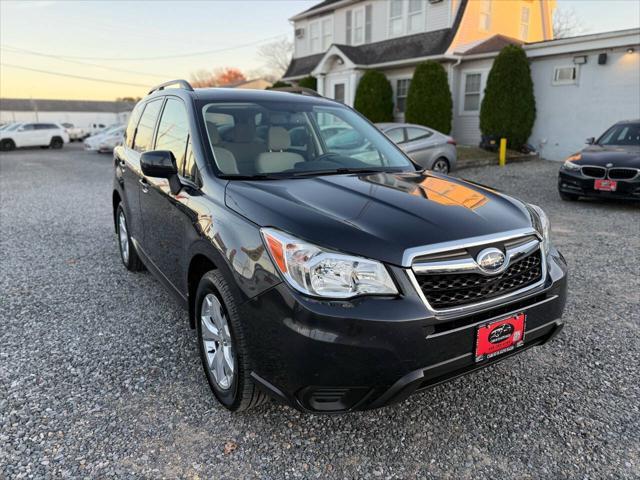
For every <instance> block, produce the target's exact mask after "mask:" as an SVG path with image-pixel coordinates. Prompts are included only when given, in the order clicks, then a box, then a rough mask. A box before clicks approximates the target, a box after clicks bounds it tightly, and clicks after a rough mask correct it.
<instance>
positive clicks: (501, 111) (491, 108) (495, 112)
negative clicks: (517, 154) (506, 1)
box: [480, 45, 536, 149]
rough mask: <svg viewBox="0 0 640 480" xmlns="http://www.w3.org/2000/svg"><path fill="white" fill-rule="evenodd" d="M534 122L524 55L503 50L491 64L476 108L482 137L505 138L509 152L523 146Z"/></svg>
mask: <svg viewBox="0 0 640 480" xmlns="http://www.w3.org/2000/svg"><path fill="white" fill-rule="evenodd" d="M535 120H536V99H535V96H534V94H533V81H532V80H531V69H530V67H529V60H528V59H527V55H526V53H525V52H524V50H523V49H522V48H521V47H518V46H516V45H509V46H507V47H504V48H503V49H502V51H501V52H500V54H499V55H498V56H497V57H496V59H495V61H494V62H493V67H492V68H491V72H489V78H488V79H487V88H486V89H485V92H484V98H483V99H482V106H481V108H480V130H481V131H482V134H483V135H492V136H495V137H497V138H506V139H507V144H508V146H509V148H513V149H517V148H519V147H520V146H522V145H523V144H525V143H527V139H528V138H529V136H531V130H532V129H533V124H534V122H535Z"/></svg>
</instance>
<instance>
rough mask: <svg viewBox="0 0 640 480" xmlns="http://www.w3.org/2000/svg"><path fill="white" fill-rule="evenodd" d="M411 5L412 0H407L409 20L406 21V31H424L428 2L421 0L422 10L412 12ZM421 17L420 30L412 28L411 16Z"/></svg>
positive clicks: (410, 32)
mask: <svg viewBox="0 0 640 480" xmlns="http://www.w3.org/2000/svg"><path fill="white" fill-rule="evenodd" d="M410 7H411V0H409V1H408V2H407V20H406V22H405V25H406V33H407V34H412V33H419V32H423V31H424V27H425V21H424V19H425V15H426V10H427V8H426V7H427V5H426V2H424V1H421V2H420V10H419V11H417V12H413V13H412V12H411V11H410ZM417 16H419V17H420V22H419V24H420V28H419V29H418V30H411V17H417Z"/></svg>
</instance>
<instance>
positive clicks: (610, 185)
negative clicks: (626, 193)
mask: <svg viewBox="0 0 640 480" xmlns="http://www.w3.org/2000/svg"><path fill="white" fill-rule="evenodd" d="M593 188H595V189H596V190H602V191H603V192H615V191H616V188H618V182H616V181H615V180H602V179H600V180H596V181H595V182H594V184H593Z"/></svg>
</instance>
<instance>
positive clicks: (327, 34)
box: [320, 16, 333, 52]
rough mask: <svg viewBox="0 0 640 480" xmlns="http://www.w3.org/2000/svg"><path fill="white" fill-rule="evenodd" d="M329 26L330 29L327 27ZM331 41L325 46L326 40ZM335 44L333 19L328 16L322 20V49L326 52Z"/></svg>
mask: <svg viewBox="0 0 640 480" xmlns="http://www.w3.org/2000/svg"><path fill="white" fill-rule="evenodd" d="M327 25H328V27H327ZM327 38H328V39H329V43H328V44H326V45H325V43H326V42H325V40H326V39H327ZM332 44H333V17H332V16H328V17H324V18H321V19H320V47H321V48H322V51H323V52H326V51H327V50H328V49H329V47H330V46H331V45H332Z"/></svg>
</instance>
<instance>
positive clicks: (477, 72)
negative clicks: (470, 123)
mask: <svg viewBox="0 0 640 480" xmlns="http://www.w3.org/2000/svg"><path fill="white" fill-rule="evenodd" d="M488 72H489V71H488V70H465V71H463V72H461V77H460V98H459V102H460V106H459V107H458V112H459V113H458V114H459V115H460V116H464V117H470V116H479V115H480V109H481V107H482V99H483V98H484V89H485V86H486V81H487V74H488ZM469 75H480V91H479V92H478V93H477V95H479V99H478V109H477V110H465V109H464V99H465V97H466V95H467V92H466V87H467V77H468V76H469ZM474 94H476V93H475V92H474Z"/></svg>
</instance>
